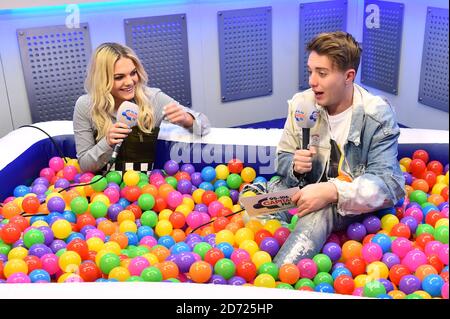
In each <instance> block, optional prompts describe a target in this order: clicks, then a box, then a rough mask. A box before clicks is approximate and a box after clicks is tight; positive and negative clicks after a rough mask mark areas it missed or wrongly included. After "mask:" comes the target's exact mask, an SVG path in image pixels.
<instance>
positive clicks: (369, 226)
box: [362, 215, 381, 234]
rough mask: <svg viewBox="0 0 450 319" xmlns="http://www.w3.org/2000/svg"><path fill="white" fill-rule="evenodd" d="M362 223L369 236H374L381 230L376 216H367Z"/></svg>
mask: <svg viewBox="0 0 450 319" xmlns="http://www.w3.org/2000/svg"><path fill="white" fill-rule="evenodd" d="M362 223H363V225H364V227H365V228H366V230H367V232H368V233H369V234H375V233H376V232H377V231H379V230H380V229H381V221H380V219H379V218H378V217H377V216H373V215H372V216H368V217H366V218H364V220H363V222H362Z"/></svg>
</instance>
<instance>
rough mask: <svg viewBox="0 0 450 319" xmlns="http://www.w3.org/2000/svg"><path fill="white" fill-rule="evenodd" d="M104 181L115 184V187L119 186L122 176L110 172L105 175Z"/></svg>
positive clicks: (115, 172)
mask: <svg viewBox="0 0 450 319" xmlns="http://www.w3.org/2000/svg"><path fill="white" fill-rule="evenodd" d="M106 180H107V181H108V183H116V184H117V185H120V183H121V182H122V175H120V173H119V172H117V171H112V172H109V173H108V174H106Z"/></svg>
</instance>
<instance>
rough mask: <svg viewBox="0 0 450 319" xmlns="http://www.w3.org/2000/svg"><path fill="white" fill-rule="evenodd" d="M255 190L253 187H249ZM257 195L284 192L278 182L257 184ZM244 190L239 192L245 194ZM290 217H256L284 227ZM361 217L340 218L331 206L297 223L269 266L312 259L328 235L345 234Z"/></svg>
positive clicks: (302, 218)
mask: <svg viewBox="0 0 450 319" xmlns="http://www.w3.org/2000/svg"><path fill="white" fill-rule="evenodd" d="M253 186H255V184H253ZM257 187H258V188H259V189H260V193H270V192H275V191H279V190H281V189H283V188H287V187H286V186H285V185H284V183H283V181H282V180H278V181H275V182H269V183H265V184H258V185H257ZM246 190H247V189H245V188H244V189H243V191H246ZM292 216H293V215H291V214H290V213H289V212H278V213H274V214H271V215H262V216H259V217H258V219H260V220H269V219H278V220H279V221H280V222H281V223H282V224H283V225H286V224H288V223H289V222H290V221H291V219H292ZM364 217H365V216H364V215H353V216H342V215H341V214H339V213H338V212H337V210H336V206H335V205H328V206H326V207H324V208H323V209H321V210H318V211H316V212H312V213H310V214H308V215H305V216H303V217H301V218H299V219H298V221H297V224H296V226H295V229H294V230H293V231H292V232H291V234H290V235H289V237H288V238H287V239H286V241H285V242H284V244H283V246H282V247H281V248H280V250H279V251H278V253H277V255H276V256H275V257H274V259H273V262H274V263H275V264H277V266H278V267H280V266H281V265H283V264H287V263H293V264H297V263H298V262H299V261H300V260H301V259H304V258H312V257H314V256H315V255H316V254H318V253H319V252H320V251H321V249H322V247H323V245H324V244H325V242H326V240H327V239H328V237H329V236H330V234H331V233H332V232H336V231H341V230H345V229H346V228H347V227H348V226H349V225H350V224H352V223H355V222H360V221H361V220H362V219H363V218H364Z"/></svg>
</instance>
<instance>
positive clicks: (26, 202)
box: [22, 196, 41, 214]
mask: <svg viewBox="0 0 450 319" xmlns="http://www.w3.org/2000/svg"><path fill="white" fill-rule="evenodd" d="M39 206H41V202H40V201H39V199H38V198H37V197H36V196H27V197H25V198H24V199H23V201H22V209H23V211H24V212H25V213H27V214H36V213H37V212H38V209H39Z"/></svg>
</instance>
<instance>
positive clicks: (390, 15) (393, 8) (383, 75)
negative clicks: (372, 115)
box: [361, 0, 404, 95]
mask: <svg viewBox="0 0 450 319" xmlns="http://www.w3.org/2000/svg"><path fill="white" fill-rule="evenodd" d="M364 3H365V5H364V7H365V8H367V6H368V5H373V6H376V7H377V8H379V24H378V25H377V24H376V22H375V23H372V22H371V21H372V20H371V19H377V17H376V16H373V15H376V14H377V13H376V12H375V11H373V10H372V11H371V10H365V11H364V27H363V45H362V46H363V52H362V59H361V83H363V84H365V85H368V86H371V87H373V88H376V89H379V90H382V91H385V92H388V93H391V94H395V95H397V94H398V72H399V68H400V49H401V46H402V29H403V10H404V5H403V4H402V3H394V2H387V1H376V0H369V1H368V0H366V1H365V2H364ZM366 11H369V12H366Z"/></svg>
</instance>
